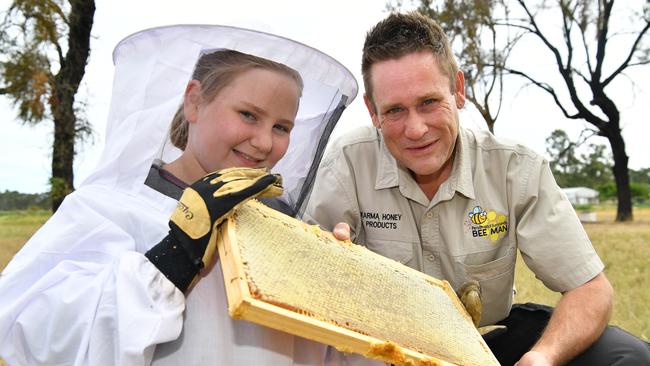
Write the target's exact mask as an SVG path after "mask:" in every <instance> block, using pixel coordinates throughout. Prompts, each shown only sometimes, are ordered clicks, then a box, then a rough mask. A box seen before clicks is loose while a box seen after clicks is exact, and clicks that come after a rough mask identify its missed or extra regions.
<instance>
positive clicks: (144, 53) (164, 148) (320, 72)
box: [82, 25, 358, 215]
mask: <svg viewBox="0 0 650 366" xmlns="http://www.w3.org/2000/svg"><path fill="white" fill-rule="evenodd" d="M218 49H224V50H235V51H239V52H242V53H246V54H250V55H254V56H257V57H262V58H265V59H269V60H272V61H275V62H278V63H282V64H284V65H286V66H288V67H290V68H292V69H294V70H296V71H297V72H298V73H299V74H300V76H301V77H302V79H303V83H304V88H303V91H302V97H301V99H300V107H299V110H298V114H297V116H296V120H295V125H294V128H293V130H292V132H291V142H290V144H289V148H288V150H287V153H286V155H285V156H284V157H283V158H282V159H281V160H280V161H279V162H278V163H277V164H276V166H275V167H274V168H273V171H274V172H276V173H280V174H281V175H282V177H283V179H284V183H283V184H284V187H285V193H284V195H283V196H282V197H281V200H282V202H284V204H286V205H287V206H288V208H289V210H290V211H291V213H292V214H293V215H299V214H301V213H302V209H303V207H304V204H305V202H306V198H307V197H308V195H309V191H310V187H311V184H312V181H313V179H314V177H315V174H316V169H317V167H318V163H319V162H320V159H321V157H322V154H323V150H324V148H325V145H326V144H327V140H328V139H329V136H330V133H331V132H332V130H333V128H334V126H335V125H336V123H337V121H338V119H339V117H340V115H341V113H342V112H343V110H344V109H345V108H346V107H347V106H348V105H349V104H350V103H351V102H352V100H353V99H354V98H355V96H356V94H357V90H358V88H357V83H356V80H355V79H354V76H352V74H351V73H350V72H349V71H348V70H347V69H346V68H345V67H344V66H343V65H341V64H340V63H339V62H337V61H336V60H334V59H333V58H331V57H329V56H327V55H326V54H324V53H322V52H320V51H318V50H316V49H314V48H311V47H308V46H306V45H303V44H301V43H298V42H295V41H292V40H289V39H286V38H282V37H278V36H275V35H271V34H268V33H262V32H257V31H252V30H247V29H242V28H235V27H228V26H215V25H177V26H168V27H160V28H154V29H149V30H145V31H142V32H139V33H136V34H133V35H131V36H129V37H127V38H125V39H124V40H122V41H121V42H120V43H119V44H118V45H117V46H116V48H115V50H114V52H113V62H114V64H115V76H114V82H113V95H112V99H111V106H110V111H109V116H108V124H107V132H106V146H105V149H104V152H103V154H102V156H101V158H100V160H99V164H98V167H97V169H96V170H95V171H94V172H93V173H92V174H91V175H90V176H89V177H88V179H86V181H85V182H84V183H83V184H82V185H85V184H101V185H108V186H109V188H110V189H119V190H126V191H129V192H132V193H133V194H137V193H138V191H139V190H140V189H143V188H142V187H143V184H142V183H143V182H144V180H145V178H146V175H147V174H148V172H149V168H150V166H151V164H152V162H153V160H154V159H156V158H158V159H162V160H163V161H165V162H171V161H173V160H174V159H176V158H177V157H179V156H180V154H181V151H180V150H179V149H177V148H176V147H174V146H173V145H172V144H171V142H170V140H169V126H170V123H171V120H172V117H173V116H174V113H175V112H176V110H177V109H178V107H179V105H180V104H181V103H182V100H183V93H184V91H185V86H186V84H187V82H188V81H189V80H190V78H191V75H192V72H193V69H194V65H195V63H196V61H197V60H198V58H199V57H200V56H201V55H202V54H205V53H206V52H211V51H214V50H218Z"/></svg>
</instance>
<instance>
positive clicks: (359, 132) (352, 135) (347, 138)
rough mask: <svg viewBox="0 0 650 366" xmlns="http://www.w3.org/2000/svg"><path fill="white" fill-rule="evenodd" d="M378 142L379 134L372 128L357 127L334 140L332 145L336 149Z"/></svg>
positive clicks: (368, 126) (369, 126)
mask: <svg viewBox="0 0 650 366" xmlns="http://www.w3.org/2000/svg"><path fill="white" fill-rule="evenodd" d="M378 140H379V133H378V131H377V129H376V128H375V127H374V126H371V125H367V126H359V127H355V128H353V129H351V130H349V131H347V132H345V133H343V134H342V135H340V136H339V137H338V138H336V139H335V140H334V142H333V143H332V145H338V147H345V146H354V145H358V144H363V143H368V142H376V141H378Z"/></svg>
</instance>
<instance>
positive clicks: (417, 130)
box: [404, 110, 428, 140]
mask: <svg viewBox="0 0 650 366" xmlns="http://www.w3.org/2000/svg"><path fill="white" fill-rule="evenodd" d="M409 112H410V113H409V114H408V116H407V117H406V121H405V126H404V136H405V137H406V138H408V139H410V140H419V139H420V138H422V136H424V134H426V133H427V129H428V127H427V123H426V118H425V116H424V115H421V114H420V113H418V111H414V110H413V111H409Z"/></svg>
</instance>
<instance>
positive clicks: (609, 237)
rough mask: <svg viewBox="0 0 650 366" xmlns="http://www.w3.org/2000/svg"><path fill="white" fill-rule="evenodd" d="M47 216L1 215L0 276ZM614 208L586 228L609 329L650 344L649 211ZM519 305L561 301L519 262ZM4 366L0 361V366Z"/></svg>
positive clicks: (601, 212)
mask: <svg viewBox="0 0 650 366" xmlns="http://www.w3.org/2000/svg"><path fill="white" fill-rule="evenodd" d="M48 216H49V214H48V213H47V212H44V211H34V212H10V213H0V270H2V269H3V268H4V267H5V265H6V264H7V262H8V261H9V260H10V259H11V257H12V256H13V255H14V253H15V252H16V251H18V249H19V248H20V247H21V246H22V245H23V243H24V242H25V241H26V240H27V239H28V238H29V237H30V236H31V235H32V234H33V233H34V232H35V231H36V230H37V229H38V227H40V226H41V225H42V224H43V223H44V222H45V220H47V218H48ZM614 216H615V207H613V206H599V207H598V208H597V217H598V220H599V221H598V222H597V223H589V224H585V229H586V230H587V233H588V234H589V237H590V238H591V240H592V242H593V244H594V247H595V248H596V250H597V251H598V253H599V254H600V256H601V258H602V259H603V261H604V262H605V266H606V268H605V273H606V275H607V277H608V278H609V280H610V281H611V282H612V285H613V286H614V290H615V291H616V297H615V300H614V314H613V316H612V320H611V323H612V324H616V325H618V326H620V327H622V328H623V329H626V330H627V331H629V332H631V333H632V334H635V335H637V336H640V337H641V338H643V339H645V340H646V341H647V340H649V339H650V306H648V304H650V291H649V290H648V288H650V268H649V267H650V207H644V208H635V210H634V218H635V221H634V222H630V223H615V222H614V221H613V220H614ZM515 276H516V278H515V284H516V287H517V298H516V299H515V300H516V301H517V302H537V303H543V304H548V305H555V304H556V303H557V301H558V299H559V295H558V294H556V293H553V292H551V291H549V290H547V289H546V288H545V287H544V286H543V285H542V284H541V282H539V281H538V280H536V279H535V277H534V275H533V274H532V272H530V270H528V268H526V267H525V265H524V264H523V261H522V260H521V259H519V260H518V261H517V269H516V274H515ZM4 365H5V364H4V363H3V362H2V360H0V366H4Z"/></svg>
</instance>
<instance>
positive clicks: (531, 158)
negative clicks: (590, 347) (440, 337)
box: [304, 127, 604, 325]
mask: <svg viewBox="0 0 650 366" xmlns="http://www.w3.org/2000/svg"><path fill="white" fill-rule="evenodd" d="M304 219H305V220H306V221H310V222H316V223H318V224H320V225H321V226H322V227H323V228H325V229H326V230H332V229H333V227H334V225H336V224H337V223H338V222H346V223H348V224H349V225H350V227H351V239H352V241H353V242H355V243H357V244H360V245H365V246H366V247H367V248H368V249H370V250H372V251H374V252H376V253H379V254H382V255H384V256H386V257H389V258H392V259H394V260H397V261H399V262H401V263H403V264H405V265H407V266H409V267H411V268H414V269H417V270H419V271H422V272H425V273H427V274H428V275H431V276H432V277H435V278H439V279H445V280H447V281H449V283H450V284H451V285H452V287H453V288H454V289H455V290H458V288H459V287H460V286H461V285H462V284H463V283H464V282H466V281H468V280H477V281H479V282H480V284H481V289H482V298H483V316H482V319H481V325H488V324H493V323H495V322H497V321H499V320H501V319H503V318H505V317H506V316H507V315H508V314H509V312H510V307H511V305H512V302H513V285H514V270H515V261H516V258H517V249H519V251H520V252H521V254H522V257H523V258H524V261H525V262H526V264H527V265H528V267H529V268H530V269H531V270H532V271H533V272H534V273H535V275H536V276H537V277H538V278H539V279H540V280H542V281H543V283H544V284H545V285H546V286H547V287H548V288H549V289H551V290H553V291H558V292H563V291H568V290H571V289H573V288H576V287H578V286H580V285H582V284H584V283H586V282H587V281H589V280H590V279H592V278H594V277H595V276H596V275H597V274H598V273H600V272H601V271H602V270H603V268H604V266H603V263H602V262H601V260H600V259H599V257H598V255H597V254H596V252H595V251H594V248H593V246H592V245H591V242H590V241H589V238H588V237H587V235H586V233H585V231H584V229H583V227H582V225H581V224H580V221H579V220H578V218H577V215H576V213H575V211H574V210H573V208H572V206H571V204H570V203H569V201H568V200H567V199H566V196H565V195H564V194H563V193H562V191H561V189H560V188H559V187H558V186H557V184H556V183H555V179H554V178H553V175H552V173H551V170H550V168H549V166H548V162H547V161H546V160H545V159H544V158H543V157H541V156H540V155H538V154H536V153H535V152H533V151H531V150H530V149H528V148H526V147H524V146H521V145H517V144H512V143H504V142H501V141H500V140H498V139H496V138H495V137H494V136H493V135H492V134H490V133H489V132H486V131H472V130H467V129H463V128H461V129H460V131H459V137H458V139H457V143H456V155H455V160H454V163H453V168H452V172H451V174H450V176H449V178H448V179H447V180H446V181H445V182H444V183H443V184H442V185H441V186H440V188H439V189H438V192H437V193H436V195H435V196H434V197H433V199H432V200H429V199H427V197H426V196H425V195H424V193H423V192H422V190H421V189H420V187H419V186H418V185H417V183H416V182H415V180H414V179H413V178H412V176H411V174H410V173H409V171H408V170H407V169H406V168H405V167H404V166H402V165H400V164H398V163H397V161H396V160H395V159H394V158H393V156H392V155H391V154H390V152H389V151H388V149H387V148H386V146H385V144H384V142H383V139H382V136H381V133H380V132H379V131H378V130H377V129H376V128H374V127H362V128H359V129H356V130H354V131H351V132H350V133H348V134H347V135H345V136H343V137H342V138H341V139H339V140H338V141H336V142H335V143H333V144H332V145H331V146H329V147H328V150H327V152H326V156H325V157H324V159H323V161H322V163H321V166H320V168H319V171H318V173H317V176H316V182H315V186H314V188H313V190H312V194H311V197H310V199H309V202H308V205H307V208H306V212H305V217H304Z"/></svg>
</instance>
